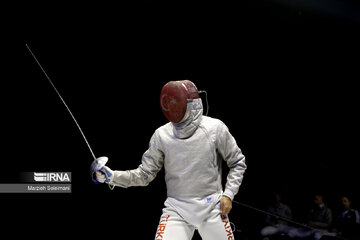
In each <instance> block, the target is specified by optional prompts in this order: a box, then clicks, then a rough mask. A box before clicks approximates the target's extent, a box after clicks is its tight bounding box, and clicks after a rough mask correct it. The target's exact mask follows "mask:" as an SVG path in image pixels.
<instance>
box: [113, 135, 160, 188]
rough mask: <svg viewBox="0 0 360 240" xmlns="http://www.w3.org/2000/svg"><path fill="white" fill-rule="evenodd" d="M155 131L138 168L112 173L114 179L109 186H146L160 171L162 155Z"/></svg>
mask: <svg viewBox="0 0 360 240" xmlns="http://www.w3.org/2000/svg"><path fill="white" fill-rule="evenodd" d="M157 134H158V133H157V131H155V133H154V134H153V136H152V137H151V140H150V143H149V149H148V150H147V151H146V152H145V153H144V154H143V156H142V162H141V164H140V165H139V167H138V168H136V169H133V170H127V171H113V172H114V177H113V179H112V181H111V182H110V184H112V185H115V186H119V187H124V188H127V187H132V186H147V185H148V184H149V183H150V182H151V181H152V180H154V178H155V177H156V175H157V173H158V172H159V171H160V170H161V168H162V166H163V162H164V154H163V152H162V150H161V143H160V140H159V137H158V135H157Z"/></svg>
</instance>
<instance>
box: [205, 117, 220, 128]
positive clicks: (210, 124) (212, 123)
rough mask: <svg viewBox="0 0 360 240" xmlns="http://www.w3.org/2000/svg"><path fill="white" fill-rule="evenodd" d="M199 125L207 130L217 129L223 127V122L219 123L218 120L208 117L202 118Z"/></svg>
mask: <svg viewBox="0 0 360 240" xmlns="http://www.w3.org/2000/svg"><path fill="white" fill-rule="evenodd" d="M201 124H203V126H205V127H207V128H218V127H223V126H225V124H224V123H223V121H221V120H220V119H217V118H212V117H208V116H203V117H202V120H201Z"/></svg>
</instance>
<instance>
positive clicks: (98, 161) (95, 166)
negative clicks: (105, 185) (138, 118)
mask: <svg viewBox="0 0 360 240" xmlns="http://www.w3.org/2000/svg"><path fill="white" fill-rule="evenodd" d="M25 46H26V48H27V49H28V50H29V52H30V54H31V56H32V57H33V58H34V60H35V62H36V63H37V65H38V66H39V67H40V69H41V71H42V72H43V73H44V75H45V77H46V78H47V80H48V81H49V83H50V85H51V86H52V88H53V89H54V90H55V92H56V94H57V95H58V96H59V98H60V100H61V102H62V103H63V104H64V106H65V108H66V109H67V111H68V112H69V114H70V116H71V118H72V119H73V120H74V122H75V124H76V126H77V128H78V129H79V131H80V133H81V136H82V137H83V139H84V141H85V143H86V145H87V147H88V148H89V151H90V153H91V155H92V157H93V159H94V161H93V163H92V164H91V167H90V174H91V178H92V180H93V182H95V183H98V181H97V180H96V178H94V173H95V172H96V171H101V169H102V168H103V167H104V166H105V164H106V162H107V161H108V158H107V157H99V158H96V156H95V154H94V152H93V150H92V148H91V147H90V144H89V142H88V140H87V139H86V137H85V134H84V132H83V130H82V129H81V127H80V125H79V123H78V122H77V120H76V118H75V116H74V114H73V113H72V112H71V110H70V108H69V106H68V105H67V104H66V102H65V100H64V99H63V97H62V96H61V94H60V92H59V91H58V90H57V88H56V87H55V84H54V83H53V81H51V79H50V77H49V76H48V74H47V73H46V71H45V69H44V68H43V67H42V66H41V64H40V62H39V60H38V59H37V58H36V56H35V54H34V53H33V51H31V49H30V47H29V45H28V44H25ZM105 176H106V174H105Z"/></svg>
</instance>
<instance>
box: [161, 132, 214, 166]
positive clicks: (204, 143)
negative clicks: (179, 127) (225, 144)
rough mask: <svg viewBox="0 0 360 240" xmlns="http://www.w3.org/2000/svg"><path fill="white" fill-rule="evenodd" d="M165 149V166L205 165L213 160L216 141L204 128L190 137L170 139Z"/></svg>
mask: <svg viewBox="0 0 360 240" xmlns="http://www.w3.org/2000/svg"><path fill="white" fill-rule="evenodd" d="M164 150H165V159H164V160H165V161H164V164H165V168H168V169H169V168H179V169H184V168H189V167H194V166H197V165H200V166H203V167H204V166H206V165H209V164H211V162H212V160H213V157H214V151H215V143H214V141H212V140H211V139H210V138H209V136H208V135H207V134H206V133H205V132H204V131H203V130H202V129H197V130H196V132H195V133H194V134H193V135H192V136H191V137H190V138H187V139H179V138H174V137H173V138H170V139H168V141H167V142H166V145H165V149H164Z"/></svg>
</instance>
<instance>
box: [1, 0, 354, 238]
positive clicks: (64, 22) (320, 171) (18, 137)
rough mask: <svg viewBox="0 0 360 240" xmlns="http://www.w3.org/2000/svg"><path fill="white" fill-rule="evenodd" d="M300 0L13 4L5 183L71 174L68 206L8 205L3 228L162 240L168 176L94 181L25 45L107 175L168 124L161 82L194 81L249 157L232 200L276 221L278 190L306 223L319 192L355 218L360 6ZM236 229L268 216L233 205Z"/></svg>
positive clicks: (6, 77) (52, 198)
mask: <svg viewBox="0 0 360 240" xmlns="http://www.w3.org/2000/svg"><path fill="white" fill-rule="evenodd" d="M308 2H310V1H308ZM291 3H292V2H291V1H287V2H285V1H284V2H283V1H280V0H278V1H256V2H253V1H241V3H238V4H230V3H228V4H220V3H209V2H206V3H205V2H203V3H202V2H197V3H196V4H194V3H190V2H175V3H174V2H173V3H171V4H170V3H168V2H165V1H164V2H158V1H142V2H138V3H136V4H135V3H134V4H129V3H128V4H123V3H120V4H110V3H86V4H85V3H84V4H83V5H81V4H70V3H69V4H64V3H62V2H58V3H56V2H55V3H54V2H53V3H51V4H44V5H31V4H27V5H21V6H6V7H4V8H3V9H2V11H4V13H6V15H3V16H6V17H3V18H4V19H3V21H2V23H3V32H2V33H3V34H2V37H1V40H2V44H1V61H2V76H1V79H2V80H1V85H2V87H1V91H2V94H1V98H2V99H1V100H2V101H1V102H2V103H1V108H2V138H3V141H2V143H3V144H2V159H3V160H2V168H1V169H2V177H1V179H2V181H3V182H6V181H8V179H9V178H12V177H13V176H14V175H16V174H18V173H21V172H25V171H39V172H40V171H71V172H72V178H73V179H72V187H73V188H72V193H71V194H1V195H0V198H1V203H2V207H3V210H4V212H5V211H6V210H10V214H6V216H5V217H4V218H5V219H6V222H7V223H9V224H8V226H9V227H11V226H13V227H14V226H16V229H22V230H23V231H26V232H27V233H28V234H33V233H34V234H37V233H39V231H40V232H43V231H47V232H49V233H50V234H54V235H56V236H71V233H72V232H76V233H80V234H82V233H84V234H87V233H89V232H90V234H91V235H93V236H96V237H104V236H107V237H108V236H111V237H120V238H123V236H131V237H132V238H133V239H152V238H153V237H154V234H155V232H156V227H157V224H158V221H159V217H160V215H161V209H162V207H163V202H164V200H165V199H166V188H165V183H164V172H163V171H161V172H160V173H159V175H158V177H157V178H156V179H155V180H154V181H153V182H152V183H151V184H150V185H149V186H148V187H146V188H140V187H138V188H129V189H121V188H116V189H114V190H113V191H111V190H109V189H108V187H107V186H104V185H94V184H93V183H92V182H91V180H90V176H89V172H88V169H89V166H90V163H91V161H92V156H91V154H90V152H89V150H88V149H87V146H86V145H85V143H84V141H83V139H82V137H81V135H80V133H79V131H78V130H77V128H76V126H75V124H74V122H73V121H72V119H71V117H70V115H69V114H68V113H67V111H66V109H65V107H64V106H63V105H62V103H61V101H60V99H58V97H57V95H56V93H55V92H54V90H53V89H52V88H51V86H50V84H49V83H48V82H47V80H46V78H45V77H44V75H43V73H42V72H41V70H40V69H39V67H38V66H37V65H36V63H35V62H34V60H33V59H32V57H31V55H30V54H29V52H28V51H27V49H26V47H25V44H26V43H27V44H29V46H30V47H31V48H32V50H33V51H34V53H35V54H36V56H37V57H38V59H39V61H40V62H41V64H42V65H43V67H44V68H45V69H46V71H47V73H48V75H49V76H50V78H51V79H52V80H53V82H54V83H55V85H56V86H57V88H58V90H59V91H60V92H61V94H62V96H63V98H64V99H65V101H66V102H67V103H68V105H69V107H70V109H71V110H72V112H73V113H74V115H75V117H76V118H77V120H78V122H79V124H80V125H81V127H82V129H83V131H84V132H85V135H86V137H87V138H88V141H89V143H90V145H91V147H92V148H93V150H94V152H95V154H96V156H103V155H106V156H108V157H109V158H110V160H109V163H108V166H109V167H111V168H112V169H119V170H126V169H133V168H136V167H137V166H138V165H139V164H140V161H141V156H142V154H143V152H144V151H145V150H146V149H147V147H148V143H149V140H150V137H151V135H152V134H153V132H154V131H155V129H156V128H157V127H159V126H161V125H162V124H165V123H166V119H165V117H164V116H163V115H162V113H161V110H160V107H159V95H160V91H161V88H162V86H163V85H164V84H165V83H166V82H168V81H171V80H183V79H190V80H192V81H193V82H194V83H195V84H196V85H197V87H198V89H200V90H206V91H207V92H208V100H209V104H210V109H209V116H211V117H215V118H219V119H221V120H222V121H224V122H225V123H226V125H227V126H228V127H229V129H230V132H231V133H232V134H233V136H234V137H235V138H236V140H237V143H238V145H239V146H240V148H241V149H242V151H243V153H244V154H245V156H246V158H247V164H248V170H247V172H246V174H245V177H244V181H243V184H242V186H241V188H240V191H239V194H238V195H237V196H236V198H235V199H236V200H237V201H240V202H243V203H247V204H250V205H252V206H255V207H258V208H260V209H266V208H267V207H268V204H269V199H270V197H271V194H272V193H274V192H280V193H282V194H283V195H284V197H285V200H286V202H287V203H288V204H289V205H290V207H291V208H292V210H293V213H294V217H295V220H297V221H300V222H303V221H305V217H306V212H307V210H308V209H309V207H310V206H311V204H312V199H313V194H314V193H316V192H320V193H322V194H324V195H325V198H326V202H327V203H328V205H329V206H330V207H332V208H333V209H334V211H335V210H337V209H338V205H339V197H340V196H341V195H342V194H350V195H351V196H352V197H353V203H354V207H358V206H359V203H360V199H359V197H358V196H357V193H358V189H357V188H358V185H359V181H358V169H357V168H356V166H357V160H358V144H359V140H358V136H359V127H358V122H359V118H358V114H357V112H358V102H359V99H358V98H359V97H358V88H357V85H356V82H357V81H358V79H359V51H358V50H359V46H358V45H359V37H358V32H359V23H360V21H359V18H358V16H359V15H356V13H358V12H359V11H358V9H359V8H358V7H359V6H358V5H357V3H356V2H355V1H328V2H327V4H324V3H322V2H321V1H320V2H319V3H318V4H314V3H313V4H307V1H303V2H301V1H293V4H291ZM339 4H340V5H339ZM204 105H205V104H204ZM224 166H225V165H224ZM224 171H225V173H226V172H227V169H226V167H224ZM224 175H225V176H226V174H224ZM230 218H231V220H232V221H233V222H234V223H235V224H236V226H237V228H238V229H241V230H242V232H243V234H241V236H243V237H245V236H247V237H249V239H256V238H257V237H258V235H257V234H258V231H259V229H260V227H261V226H262V225H263V221H264V218H265V216H264V215H262V214H260V213H257V212H255V211H253V210H250V209H246V208H244V207H241V206H235V205H234V208H233V211H232V213H231V214H230ZM6 226H7V225H6ZM9 230H10V228H9ZM23 231H17V232H14V234H17V233H18V234H21V233H22V232H23ZM236 234H237V235H236V236H237V237H238V238H241V236H240V233H236ZM140 236H141V237H140ZM194 238H195V237H194Z"/></svg>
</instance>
